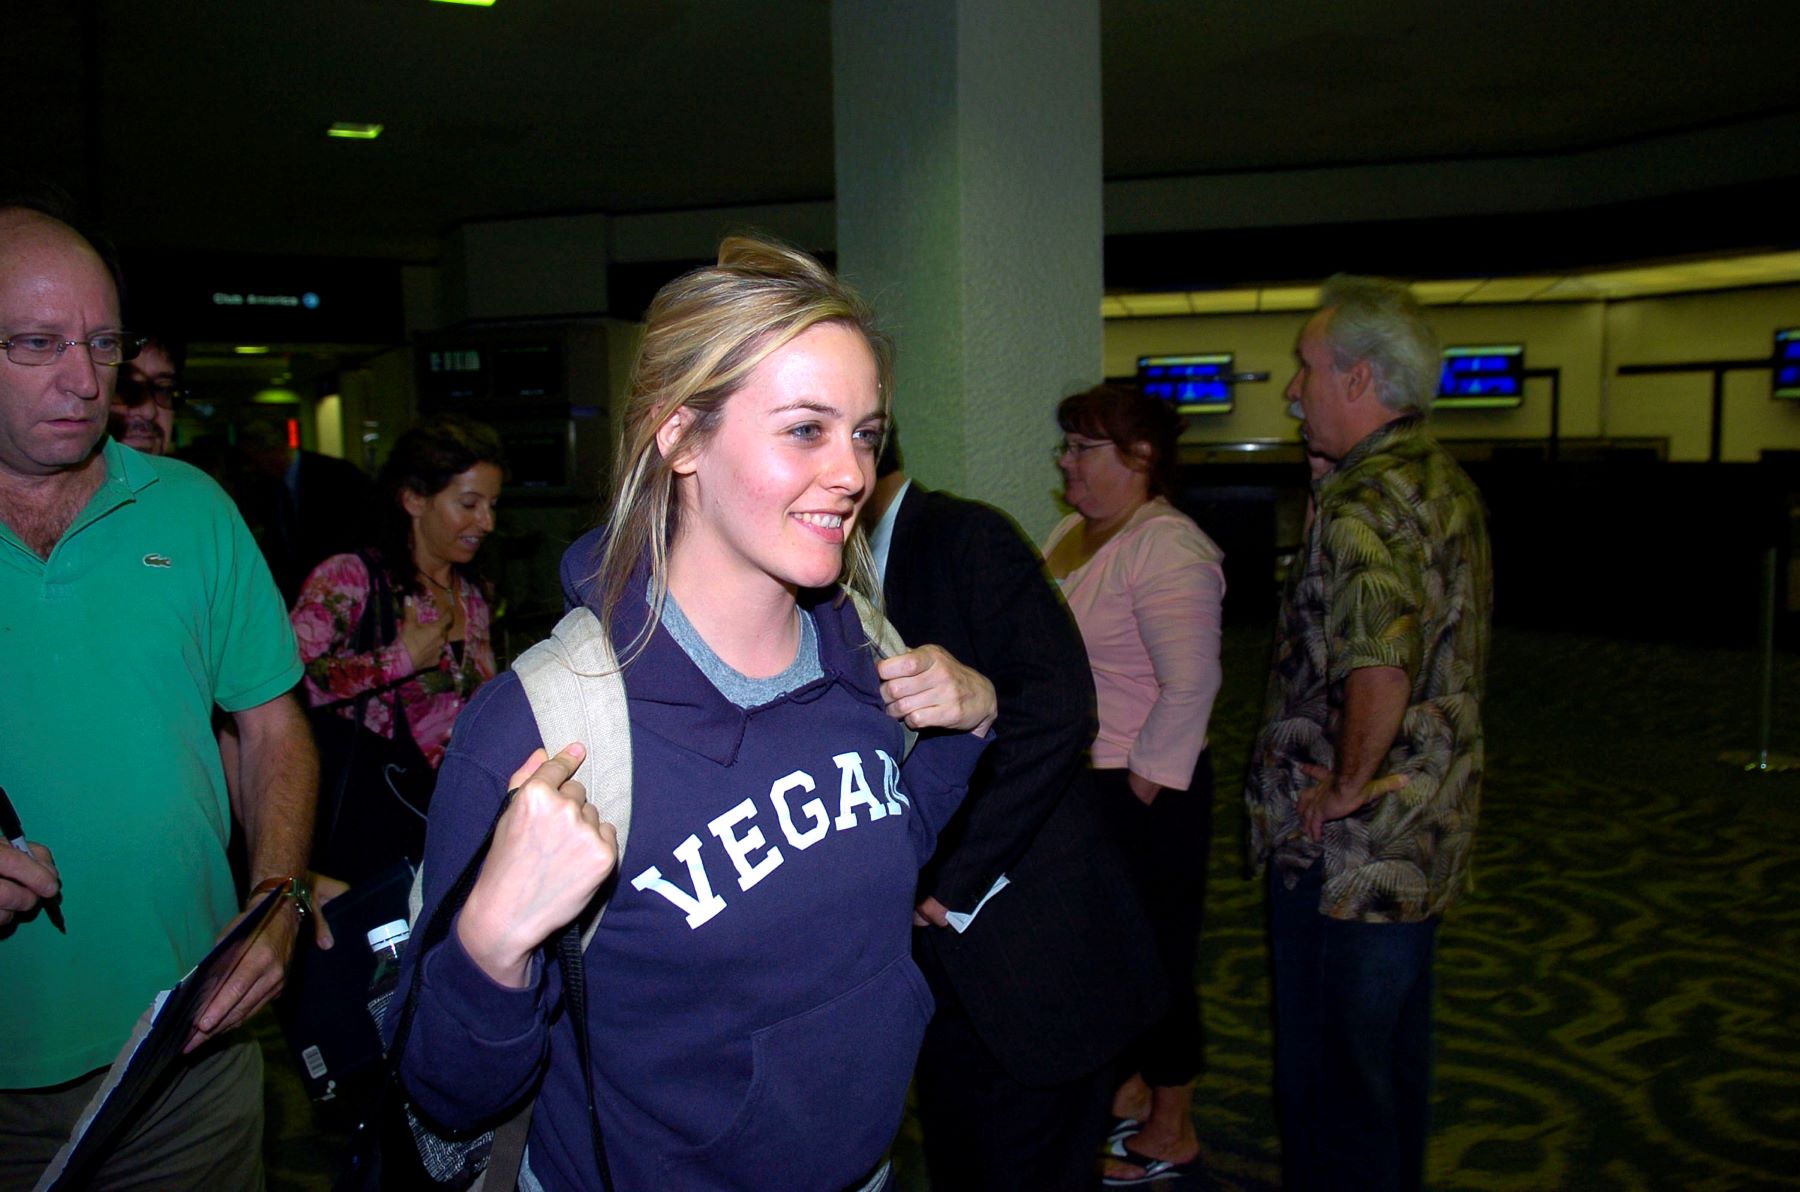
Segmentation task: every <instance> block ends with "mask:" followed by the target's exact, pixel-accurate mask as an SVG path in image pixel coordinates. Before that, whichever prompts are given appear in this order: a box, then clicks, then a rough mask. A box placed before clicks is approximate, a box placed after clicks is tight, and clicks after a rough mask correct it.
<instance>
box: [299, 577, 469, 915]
mask: <svg viewBox="0 0 1800 1192" xmlns="http://www.w3.org/2000/svg"><path fill="white" fill-rule="evenodd" d="M357 557H358V558H359V559H361V560H362V564H363V567H364V568H365V569H367V571H368V573H369V597H368V599H367V600H366V601H364V603H363V611H362V619H361V620H360V621H359V622H358V623H357V627H356V636H355V638H354V640H353V641H352V643H351V648H352V649H354V650H355V652H356V653H358V654H368V653H372V652H374V651H375V650H376V649H378V648H380V647H383V646H388V645H392V644H393V642H394V640H395V638H396V637H397V635H398V634H397V629H396V619H395V616H394V594H393V590H392V588H390V587H389V586H388V582H387V573H386V572H385V571H384V570H383V569H382V567H381V565H380V564H379V563H377V562H376V561H375V560H374V559H373V558H371V557H370V556H369V555H368V554H366V553H364V552H362V551H358V552H357ZM413 678H414V676H412V675H408V676H407V677H406V678H404V679H400V680H397V681H395V682H393V683H387V684H384V685H382V686H380V687H372V688H370V689H369V690H367V691H362V692H358V693H357V694H356V695H353V696H349V697H347V698H345V699H340V700H333V701H332V702H331V703H328V704H319V705H317V706H315V707H312V708H308V709H307V719H309V720H310V721H311V722H312V730H313V740H314V741H315V742H317V744H318V747H319V802H318V810H317V813H316V815H315V818H314V821H313V850H312V868H313V869H314V870H315V871H317V872H319V873H325V874H329V875H331V876H332V877H335V878H339V879H341V880H343V881H346V882H349V883H350V884H351V885H355V884H357V883H358V882H361V881H365V880H367V879H369V878H371V877H373V876H374V875H376V874H378V873H380V872H381V871H382V870H384V869H387V868H388V867H390V866H391V865H393V864H394V863H395V862H396V861H400V860H411V861H415V862H416V861H418V860H419V859H420V858H421V857H422V856H423V855H424V851H425V816H426V812H427V810H428V809H429V807H430V805H431V791H432V788H433V787H434V786H435V785H436V784H437V771H435V770H433V769H432V768H431V763H430V762H428V761H426V760H425V755H424V754H423V753H422V752H420V750H419V746H418V744H417V743H416V742H415V741H414V740H413V735H412V728H411V726H409V725H408V723H407V720H406V709H405V707H404V706H402V704H401V702H400V696H399V693H398V691H397V688H399V687H400V686H401V685H402V684H404V683H409V682H411V681H412V680H413ZM377 698H380V699H381V700H382V701H383V702H385V703H386V704H387V706H388V713H389V716H390V718H391V721H392V723H393V726H394V735H393V736H392V737H384V736H382V735H381V734H380V733H376V732H371V731H370V730H369V729H368V728H367V727H365V725H364V723H363V721H364V717H365V715H366V714H367V712H368V709H369V702H370V701H371V700H374V699H377ZM346 707H353V708H354V714H353V716H351V717H350V718H345V717H344V716H343V715H341V714H340V712H339V709H342V708H346Z"/></svg>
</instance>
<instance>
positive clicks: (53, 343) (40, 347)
mask: <svg viewBox="0 0 1800 1192" xmlns="http://www.w3.org/2000/svg"><path fill="white" fill-rule="evenodd" d="M143 346H144V341H143V340H142V339H140V338H138V337H137V336H135V335H96V336H94V338H92V339H58V338H56V337H55V336H54V335H15V336H13V337H12V338H11V339H0V348H5V349H6V358H7V359H8V360H10V361H12V362H13V363H14V364H24V365H29V366H31V367H34V368H35V367H36V366H38V365H40V364H55V363H56V362H57V361H58V360H61V359H62V354H63V353H64V352H66V351H68V350H69V349H70V348H75V347H81V348H86V349H87V354H88V359H89V360H91V361H93V362H94V363H95V364H99V365H103V366H105V367H107V368H116V367H118V366H119V365H120V364H122V363H124V362H125V361H127V360H130V359H131V358H132V357H133V356H136V355H137V354H138V349H139V348H141V347H143Z"/></svg>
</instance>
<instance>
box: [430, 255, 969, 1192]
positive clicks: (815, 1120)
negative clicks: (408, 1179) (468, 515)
mask: <svg viewBox="0 0 1800 1192" xmlns="http://www.w3.org/2000/svg"><path fill="white" fill-rule="evenodd" d="M888 361H889V350H888V346H887V342H886V340H885V339H884V338H883V337H882V336H881V334H880V333H879V332H878V331H877V330H876V329H875V327H874V324H873V321H872V316H871V313H870V311H869V310H868V308H867V307H866V306H865V305H864V304H863V302H862V301H861V300H860V299H859V298H858V297H857V296H856V295H855V294H854V293H853V292H851V291H850V290H849V289H848V288H847V287H845V286H843V285H841V284H840V283H839V282H838V281H837V280H836V279H835V278H833V277H832V276H831V275H830V274H829V273H828V272H827V271H826V270H825V269H823V268H822V267H821V266H820V265H819V264H818V263H817V262H816V261H814V260H812V259H811V258H810V257H807V256H805V255H804V254H802V253H799V252H796V251H794V250H792V249H788V248H786V247H784V246H780V245H776V244H772V243H769V242H766V241H761V240H754V239H747V238H734V239H730V240H727V241H725V243H724V244H723V245H722V246H721V247H720V251H719V261H718V264H717V265H716V266H714V267H710V268H706V269H701V270H696V271H695V272H693V273H690V274H688V275H687V276H685V277H683V278H680V279H678V280H676V281H674V282H671V283H670V284H669V285H668V286H667V287H665V288H664V289H663V291H662V292H661V293H660V294H658V295H657V298H656V301H655V302H654V303H653V304H652V306H651V308H650V314H649V319H648V325H647V327H646V330H645V333H644V340H643V346H642V348H641V349H640V352H639V356H638V360H637V364H636V368H635V372H634V374H633V381H632V391H631V395H630V399H629V405H628V409H627V412H626V416H625V426H624V434H623V440H622V443H621V447H620V455H619V460H618V466H617V467H616V468H615V472H614V484H613V492H612V514H611V518H610V522H609V526H608V529H607V531H606V532H605V533H604V534H603V535H590V536H589V537H588V538H586V539H583V540H582V541H580V542H578V543H576V544H575V546H574V547H573V548H571V550H570V552H569V555H568V556H567V557H566V558H565V560H564V568H563V571H564V579H565V583H566V585H567V586H568V587H569V588H570V592H571V595H572V596H573V597H574V598H575V599H578V600H580V601H582V602H585V603H586V604H587V605H588V606H589V607H591V608H592V609H593V610H594V612H595V613H596V614H597V615H598V617H599V619H600V622H601V624H602V625H603V626H604V627H605V628H606V630H607V632H608V633H609V634H610V636H611V639H612V641H613V644H614V648H615V649H616V650H617V652H618V654H619V657H620V658H621V659H622V660H623V669H624V678H625V689H626V695H627V701H628V706H629V712H630V720H631V743H632V750H633V753H632V770H633V774H632V777H633V810H632V830H631V840H630V844H629V848H628V851H627V852H626V854H625V855H624V856H623V857H622V858H619V857H616V856H615V853H616V847H615V845H616V841H615V837H614V836H613V834H612V829H611V826H610V825H606V824H602V823H600V822H599V821H598V818H597V816H596V814H595V812H594V811H593V809H592V808H589V807H587V806H586V805H585V804H584V803H583V802H582V794H581V791H580V788H579V787H578V786H577V785H576V784H574V783H568V782H567V778H568V775H569V774H570V773H571V772H572V771H573V768H574V763H575V761H576V760H577V759H579V757H581V756H582V754H581V752H580V751H579V750H571V751H570V752H568V753H567V754H565V755H562V756H559V757H556V758H552V759H550V760H549V761H548V762H544V761H543V757H542V754H541V753H540V754H537V755H535V756H534V757H533V758H532V759H531V760H530V761H528V762H527V763H526V765H525V766H524V767H520V766H519V761H520V759H521V758H524V757H525V756H526V754H527V753H528V752H530V751H531V750H532V749H533V748H535V747H537V746H538V745H539V744H540V742H539V740H538V734H537V729H536V725H535V723H534V721H533V720H532V717H531V713H530V710H529V708H528V706H527V703H526V700H525V698H524V694H523V691H522V690H521V688H520V686H519V684H518V682H517V680H516V678H515V677H514V676H513V675H511V674H507V675H504V676H502V677H501V678H499V679H497V680H495V681H493V682H491V683H489V684H488V685H487V686H485V687H484V688H483V689H482V691H481V692H480V693H479V695H478V696H477V697H476V699H475V701H474V702H473V703H471V704H470V706H469V708H468V709H467V710H466V711H465V712H464V713H463V715H462V718H461V719H460V720H459V721H458V722H457V726H456V732H455V736H454V737H453V739H452V740H451V743H450V748H449V751H448V753H447V755H446V756H445V759H444V763H443V767H442V769H441V770H440V777H439V780H438V788H437V793H436V795H435V797H434V799H433V802H432V814H431V824H430V831H429V836H428V839H427V843H426V849H425V856H426V865H425V872H426V875H427V889H426V891H425V895H426V904H425V910H424V915H426V916H428V915H429V914H430V913H431V910H432V908H433V906H434V905H435V903H436V901H437V900H438V899H440V898H442V897H443V896H444V894H445V887H446V886H448V885H449V883H450V882H451V880H452V879H453V878H454V875H456V874H457V873H458V872H459V871H460V870H461V869H462V868H463V867H464V865H465V864H466V863H467V862H468V860H469V859H470V858H471V857H472V856H473V855H474V852H475V849H476V848H477V846H478V844H479V842H480V840H481V838H482V837H483V835H484V834H485V832H486V831H487V828H488V826H489V825H490V824H491V823H492V822H493V819H494V815H495V813H496V811H497V810H498V809H499V807H500V804H501V800H502V797H503V795H504V794H505V792H506V791H507V790H508V789H509V788H511V787H519V791H518V794H517V795H516V796H515V797H514V799H513V802H512V803H511V805H510V806H509V807H508V808H507V811H506V813H505V815H503V816H502V817H501V818H500V821H499V826H498V829H497V831H496V833H495V842H494V845H493V848H492V851H491V852H490V853H489V854H488V857H487V859H486V861H485V862H484V864H483V868H482V871H481V875H480V877H479V879H478V880H477V882H476V884H475V886H474V888H473V890H472V892H471V893H470V894H469V897H468V901H467V902H466V904H465V905H464V907H463V909H462V911H461V913H460V915H459V917H458V919H457V922H456V926H455V928H454V930H453V931H452V932H451V935H450V938H449V939H447V940H446V941H445V942H444V943H443V944H441V945H440V946H438V947H437V948H435V949H433V950H432V951H430V952H428V953H426V954H425V955H424V956H423V958H422V961H421V958H420V957H418V956H413V957H410V958H409V965H410V964H411V963H422V964H423V966H424V973H423V980H422V983H421V985H420V990H419V1000H418V1008H417V1010H416V1016H415V1018H414V1021H413V1026H412V1033H411V1037H410V1039H409V1040H408V1043H407V1046H406V1050H405V1057H404V1060H403V1061H402V1076H403V1078H404V1080H405V1083H406V1086H407V1088H408V1090H409V1092H410V1093H411V1094H412V1096H413V1098H414V1099H415V1101H416V1103H417V1105H418V1106H419V1107H420V1108H421V1109H422V1110H423V1111H424V1112H425V1113H426V1114H427V1115H428V1116H429V1117H432V1118H434V1119H436V1120H437V1121H438V1122H439V1123H440V1124H441V1125H443V1126H447V1127H452V1128H458V1129H466V1128H470V1127H474V1126H477V1125H481V1124H484V1123H492V1122H493V1121H494V1120H496V1119H498V1118H501V1117H504V1116H505V1115H506V1114H507V1113H508V1111H509V1110H511V1109H512V1108H513V1107H514V1106H516V1105H517V1104H519V1103H520V1102H521V1101H522V1100H524V1099H526V1098H529V1097H531V1096H532V1095H533V1094H534V1093H536V1094H537V1101H536V1105H535V1109H534V1111H533V1116H532V1120H531V1132H530V1138H529V1146H528V1151H527V1155H526V1166H525V1170H524V1172H523V1173H522V1175H521V1179H520V1184H521V1186H522V1187H528V1188H529V1187H540V1186H541V1187H543V1188H546V1189H551V1190H556V1189H591V1188H599V1187H602V1186H603V1185H602V1176H601V1172H600V1170H599V1165H598V1163H597V1161H596V1158H595V1154H594V1148H593V1145H592V1141H591V1132H590V1127H589V1122H588V1119H587V1115H586V1111H585V1105H584V1093H583V1082H582V1073H581V1070H580V1066H579V1063H578V1062H577V1060H576V1058H575V1043H574V1035H573V1031H574V1030H576V1029H585V1030H586V1031H587V1032H588V1035H589V1038H590V1040H591V1044H592V1054H593V1067H594V1075H595V1080H596V1099H597V1102H598V1116H599V1120H600V1126H601V1132H602V1136H603V1138H604V1143H605V1152H606V1156H607V1160H608V1162H609V1164H610V1172H609V1173H608V1174H609V1175H610V1178H611V1184H612V1186H613V1187H614V1188H616V1189H618V1192H640V1190H642V1192H663V1190H683V1189H745V1190H758V1192H761V1190H766V1189H773V1188H781V1189H792V1190H797V1192H804V1190H808V1189H818V1190H820V1192H842V1190H845V1189H859V1188H869V1189H873V1188H879V1187H880V1186H881V1185H882V1183H883V1182H884V1181H885V1180H886V1178H887V1168H886V1164H885V1158H884V1157H885V1153H886V1150H887V1147H888V1145H889V1143H890V1142H891V1141H892V1139H893V1137H894V1134H895V1132H896V1130H897V1128H898V1126H899V1122H900V1115H901V1107H902V1102H903V1100H904V1098H905V1093H906V1086H907V1081H908V1078H909V1076H910V1073H911V1071H912V1067H913V1062H914V1059H915V1057H916V1055H917V1052H918V1047H919V1041H920V1037H921V1035H922V1032H923V1030H924V1027H925V1023H926V1020H927V1019H928V1018H929V1017H930V1014H931V1008H932V1007H931V997H930V994H929V993H928V992H927V990H926V987H925V983H924V981H923V979H922V978H921V977H920V975H919V972H918V970H917V969H916V968H914V966H913V962H912V960H911V958H910V956H909V955H908V948H909V938H910V930H911V920H912V905H913V900H914V899H913V893H914V890H913V887H914V882H915V878H916V875H917V872H918V869H919V866H920V865H921V864H922V863H923V862H924V861H925V860H926V858H927V857H928V856H929V855H930V853H931V850H932V847H933V845H934V843H935V840H936V836H937V832H938V830H939V829H940V828H941V827H942V826H943V824H944V823H945V822H946V821H947V820H948V819H949V818H950V815H951V813H952V812H953V811H954V810H955V809H956V806H957V804H958V803H959V802H960V801H961V799H962V797H963V793H964V790H965V785H966V783H967V781H968V778H969V775H970V773H971V772H972V771H973V769H974V766H975V763H976V760H977V759H978V757H979V756H980V754H981V751H982V749H983V748H984V747H985V745H986V742H987V740H988V739H989V737H990V732H989V729H990V726H991V724H992V722H993V718H994V712H995V704H994V692H993V688H992V686H991V685H990V684H989V683H988V682H987V681H986V680H985V679H983V678H982V677H981V676H979V675H977V674H975V673H974V672H972V671H970V670H968V669H967V668H964V667H962V666H961V665H959V664H958V663H957V662H956V661H955V660H954V659H952V658H951V657H950V656H949V655H948V654H946V653H944V652H943V651H942V650H939V649H937V648H935V647H931V646H926V647H923V648H921V649H914V650H912V651H911V652H909V653H906V654H902V655H899V656H897V657H895V658H892V659H887V660H879V661H878V656H877V655H876V654H875V653H874V652H873V650H872V649H871V648H870V647H869V646H868V644H867V642H866V640H865V636H864V633H863V630H862V627H861V624H860V622H859V621H858V619H857V614H856V612H855V610H854V607H853V605H852V604H851V602H850V601H849V600H847V599H843V598H841V590H840V587H839V585H840V583H845V584H849V585H853V586H856V587H859V588H861V589H863V590H864V591H865V592H870V591H873V590H874V588H873V586H872V585H870V584H869V583H868V576H869V568H868V563H869V560H868V552H867V546H866V543H865V542H864V539H863V536H862V535H859V534H853V532H852V531H853V528H854V525H855V521H856V515H857V512H858V511H859V510H860V509H861V507H862V503H863V499H864V498H865V497H866V496H867V495H868V492H869V490H870V488H871V487H872V486H873V484H874V469H875V459H876V455H877V453H878V451H879V449H880V446H881V438H882V434H883V431H884V428H885V425H886V419H887V411H888V395H889V382H888V377H889V363H888ZM901 721H904V722H905V723H906V724H907V725H908V726H910V727H912V728H914V729H920V730H924V731H923V732H922V734H921V736H920V739H919V742H918V744H917V746H916V747H915V748H914V749H913V750H912V752H911V753H910V754H906V753H905V752H904V745H903V742H902V730H901ZM903 757H904V759H905V760H904V762H902V761H901V759H902V758H903ZM605 761H606V759H605V758H603V757H596V758H595V759H594V762H595V764H596V765H602V764H605ZM534 770H535V773H534ZM565 783H566V785H565ZM615 866H616V867H617V869H618V871H619V872H618V880H617V881H616V882H615V883H614V884H613V887H612V893H611V899H610V902H609V903H608V908H607V913H606V917H605V919H604V920H603V922H602V924H601V926H600V929H599V931H598V933H597V934H596V936H595V938H594V941H593V943H592V945H591V946H590V947H589V948H588V950H587V952H586V955H585V958H584V960H585V963H584V972H585V974H586V983H587V1002H588V1014H587V1019H588V1020H587V1022H586V1023H582V1024H572V1023H571V1022H570V1020H569V1016H568V1015H566V1014H564V1013H563V1012H562V1011H563V1006H562V1003H561V999H560V993H561V983H560V980H559V976H558V972H557V968H556V965H555V964H554V962H551V963H546V962H545V954H544V951H543V945H544V943H545V942H546V941H547V940H551V939H552V938H553V936H554V935H555V934H556V933H557V932H558V931H559V929H561V928H562V927H563V926H564V925H565V924H567V923H568V922H569V921H570V920H572V919H573V918H574V917H575V916H576V915H577V913H578V912H580V911H581V910H582V909H583V907H584V906H585V905H586V904H587V903H588V902H589V900H590V899H591V898H592V896H593V895H594V894H595V892H596V891H597V890H598V889H599V888H600V886H601V885H602V883H603V882H604V881H605V880H606V879H607V878H608V876H609V875H610V874H611V873H612V871H613V869H614V868H615ZM407 975H410V971H409V973H408V974H407ZM403 979H405V976H404V975H403ZM403 987H404V986H403Z"/></svg>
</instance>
